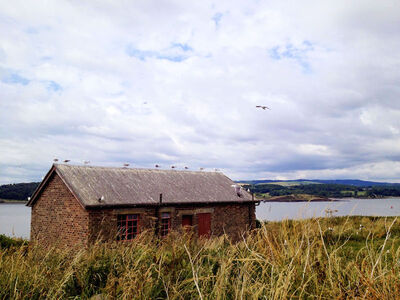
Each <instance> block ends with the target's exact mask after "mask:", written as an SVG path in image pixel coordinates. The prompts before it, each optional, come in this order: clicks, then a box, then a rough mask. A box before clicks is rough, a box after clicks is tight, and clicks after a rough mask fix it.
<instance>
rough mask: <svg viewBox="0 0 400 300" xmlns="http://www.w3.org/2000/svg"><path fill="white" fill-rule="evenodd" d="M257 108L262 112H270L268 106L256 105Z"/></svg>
mask: <svg viewBox="0 0 400 300" xmlns="http://www.w3.org/2000/svg"><path fill="white" fill-rule="evenodd" d="M256 107H257V108H262V109H263V110H265V109H266V108H267V109H269V110H271V109H270V108H269V107H268V106H264V105H256Z"/></svg>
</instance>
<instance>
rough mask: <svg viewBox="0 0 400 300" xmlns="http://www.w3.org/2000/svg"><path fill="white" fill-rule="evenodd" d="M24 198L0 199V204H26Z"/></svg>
mask: <svg viewBox="0 0 400 300" xmlns="http://www.w3.org/2000/svg"><path fill="white" fill-rule="evenodd" d="M26 203H28V201H26V200H11V199H0V204H26Z"/></svg>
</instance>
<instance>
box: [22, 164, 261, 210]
mask: <svg viewBox="0 0 400 300" xmlns="http://www.w3.org/2000/svg"><path fill="white" fill-rule="evenodd" d="M54 172H56V173H57V174H58V175H59V176H60V177H61V179H62V180H63V181H64V183H65V184H66V186H67V187H68V188H69V189H70V190H71V192H72V193H73V194H74V195H75V197H76V198H77V199H78V200H79V201H80V202H81V204H82V205H83V206H84V207H86V208H89V207H102V206H104V207H107V206H135V205H158V204H159V201H160V194H162V203H163V204H192V203H196V204H201V203H204V204H206V203H227V202H238V203H240V202H253V201H255V200H254V199H252V196H251V195H250V194H249V193H248V192H246V191H244V190H242V193H241V194H242V195H241V197H239V196H238V195H237V193H236V191H235V188H234V187H232V185H234V184H235V183H234V182H233V181H232V180H231V179H229V178H228V177H226V176H225V175H224V174H222V173H220V172H204V171H202V172H200V171H199V172H196V171H177V170H159V169H133V168H109V167H94V166H74V165H66V164H54V165H53V166H52V168H51V169H50V171H49V172H48V173H47V175H46V177H45V179H44V180H43V181H42V183H41V184H40V185H39V187H38V189H37V190H36V191H35V192H34V193H33V195H32V198H31V200H30V201H29V202H28V204H27V205H28V206H32V205H33V204H34V202H35V200H36V198H37V197H38V196H39V195H40V193H41V191H42V190H43V189H44V187H45V186H46V181H47V180H48V179H49V178H50V176H51V175H52V174H53V173H54ZM102 196H103V197H104V200H102V201H100V202H99V198H101V197H102Z"/></svg>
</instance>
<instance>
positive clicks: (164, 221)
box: [160, 212, 171, 236]
mask: <svg viewBox="0 0 400 300" xmlns="http://www.w3.org/2000/svg"><path fill="white" fill-rule="evenodd" d="M170 231H171V213H170V212H163V213H161V229H160V234H161V236H166V235H167V234H168V233H169V232H170Z"/></svg>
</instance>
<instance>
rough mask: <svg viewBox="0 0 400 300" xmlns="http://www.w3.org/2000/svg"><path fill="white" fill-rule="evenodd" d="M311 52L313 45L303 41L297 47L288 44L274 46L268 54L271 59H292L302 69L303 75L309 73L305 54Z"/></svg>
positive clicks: (309, 68) (309, 67) (309, 69)
mask: <svg viewBox="0 0 400 300" xmlns="http://www.w3.org/2000/svg"><path fill="white" fill-rule="evenodd" d="M313 50H314V46H313V44H312V43H311V42H310V41H307V40H305V41H303V42H302V43H301V44H300V45H299V46H295V45H293V44H291V43H288V44H286V45H285V46H275V47H273V48H271V49H270V50H269V51H268V52H269V56H270V57H271V58H272V59H275V60H281V59H292V60H294V61H296V62H297V63H298V64H299V65H300V66H301V67H302V68H303V71H304V72H305V73H310V72H311V66H310V64H309V62H308V61H307V53H308V52H309V51H313Z"/></svg>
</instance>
